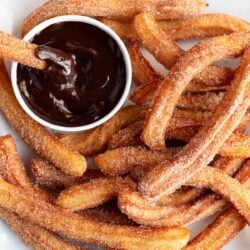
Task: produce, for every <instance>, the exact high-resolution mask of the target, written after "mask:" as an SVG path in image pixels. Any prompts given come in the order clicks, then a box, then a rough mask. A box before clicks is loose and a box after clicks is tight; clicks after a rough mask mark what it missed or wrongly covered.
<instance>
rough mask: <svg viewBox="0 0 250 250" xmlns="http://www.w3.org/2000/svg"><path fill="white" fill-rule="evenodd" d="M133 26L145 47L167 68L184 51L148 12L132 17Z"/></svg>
mask: <svg viewBox="0 0 250 250" xmlns="http://www.w3.org/2000/svg"><path fill="white" fill-rule="evenodd" d="M134 28H135V30H136V33H137V36H138V37H139V39H140V41H141V42H142V44H143V45H144V46H145V48H146V49H148V50H149V51H150V52H151V53H152V54H153V55H154V56H155V58H156V59H157V60H158V61H159V62H160V63H161V64H162V65H164V66H165V67H166V68H167V69H170V68H171V67H172V66H173V65H174V64H175V62H176V61H177V60H178V59H179V58H180V57H181V56H182V54H183V53H184V51H183V50H182V49H181V48H180V47H179V46H178V45H177V44H176V43H175V42H174V41H173V40H171V39H170V38H169V37H168V36H167V34H166V33H165V32H164V31H163V30H162V29H160V27H159V26H158V24H157V22H156V21H155V19H154V17H153V16H152V15H150V14H149V13H141V14H139V15H137V16H136V17H135V18H134ZM163 51H164V53H163Z"/></svg>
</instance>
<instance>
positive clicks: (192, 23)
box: [101, 13, 250, 41]
mask: <svg viewBox="0 0 250 250" xmlns="http://www.w3.org/2000/svg"><path fill="white" fill-rule="evenodd" d="M101 20H102V22H103V23H105V24H106V25H108V26H109V27H111V28H112V29H113V30H115V31H116V33H117V34H119V36H120V37H122V38H123V39H131V40H136V39H138V37H137V35H136V32H135V30H134V27H133V25H132V24H131V23H130V22H123V21H120V20H111V19H107V18H102V19H101ZM158 25H159V26H160V28H161V29H162V30H163V31H164V32H166V33H167V34H168V36H169V38H170V39H172V40H179V41H180V40H188V39H193V38H203V37H211V36H221V35H226V34H229V33H233V32H241V31H249V30H250V24H249V22H246V21H244V20H242V19H240V18H237V17H234V16H230V15H225V14H220V13H212V14H202V15H198V16H195V17H192V18H188V19H180V20H174V21H164V20H163V21H158Z"/></svg>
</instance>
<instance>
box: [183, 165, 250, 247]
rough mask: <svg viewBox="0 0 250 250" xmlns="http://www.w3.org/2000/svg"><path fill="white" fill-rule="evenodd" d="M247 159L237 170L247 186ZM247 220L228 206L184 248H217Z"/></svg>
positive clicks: (227, 240) (229, 238)
mask: <svg viewBox="0 0 250 250" xmlns="http://www.w3.org/2000/svg"><path fill="white" fill-rule="evenodd" d="M249 163H250V162H249V160H247V161H246V162H245V163H244V166H243V169H242V170H241V171H240V172H239V174H238V178H240V179H242V180H243V179H244V180H245V181H246V183H245V185H248V187H249V177H250V176H249V174H250V164H249ZM246 224H247V222H246V220H245V218H244V217H243V216H242V215H240V214H239V212H238V210H237V209H235V208H229V209H227V210H226V211H224V212H223V213H222V214H221V215H219V217H218V218H217V219H216V220H215V221H214V222H213V223H211V224H210V225H209V226H208V227H207V228H206V229H205V230H204V231H203V232H201V234H199V235H198V236H196V237H195V238H194V239H193V240H192V241H190V242H189V243H188V245H187V246H186V247H185V248H184V249H189V250H191V249H197V250H198V249H204V248H209V249H212V250H213V249H214V250H215V249H219V248H222V247H223V246H224V245H226V244H227V243H228V242H229V241H230V240H231V239H232V238H233V237H234V236H235V235H236V234H237V233H238V232H240V231H241V230H242V229H243V228H244V227H245V226H246ZM225 229H226V230H225Z"/></svg>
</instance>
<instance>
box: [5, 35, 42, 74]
mask: <svg viewBox="0 0 250 250" xmlns="http://www.w3.org/2000/svg"><path fill="white" fill-rule="evenodd" d="M37 48H38V45H36V44H32V43H28V42H24V41H22V40H19V39H17V38H16V37H14V36H12V35H10V34H7V33H4V32H2V31H0V58H2V59H5V60H8V61H15V62H19V63H21V64H24V65H27V66H29V67H32V68H36V69H40V70H43V69H45V67H46V62H45V61H43V60H41V59H39V58H38V57H37V56H36V55H35V51H36V49H37Z"/></svg>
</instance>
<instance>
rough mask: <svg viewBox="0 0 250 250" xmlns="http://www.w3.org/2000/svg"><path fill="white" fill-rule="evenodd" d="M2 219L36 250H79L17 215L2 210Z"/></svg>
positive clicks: (0, 212)
mask: <svg viewBox="0 0 250 250" xmlns="http://www.w3.org/2000/svg"><path fill="white" fill-rule="evenodd" d="M0 218H1V219H2V220H4V221H5V222H6V223H7V224H8V225H9V226H10V227H11V228H12V229H13V230H14V231H15V232H16V233H17V235H18V236H20V238H21V239H22V240H23V241H24V242H25V243H26V244H27V245H29V246H31V247H32V248H33V249H35V250H45V249H51V250H60V249H68V250H77V249H79V248H78V247H76V246H74V245H72V244H70V243H68V242H66V241H65V240H63V239H62V238H61V237H59V236H58V235H56V234H54V233H51V232H49V231H48V230H46V229H44V228H42V227H39V226H37V225H36V224H34V223H32V222H30V221H29V220H27V219H24V218H21V217H19V216H18V215H16V214H15V213H12V212H9V211H8V210H6V209H3V208H0Z"/></svg>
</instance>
